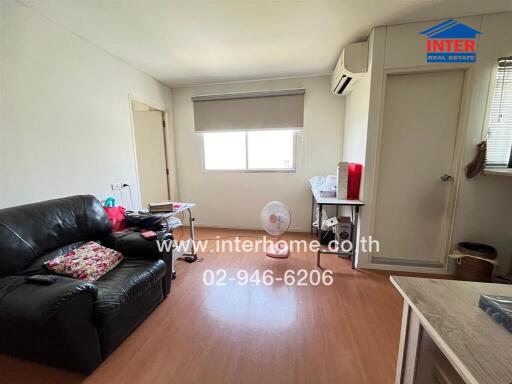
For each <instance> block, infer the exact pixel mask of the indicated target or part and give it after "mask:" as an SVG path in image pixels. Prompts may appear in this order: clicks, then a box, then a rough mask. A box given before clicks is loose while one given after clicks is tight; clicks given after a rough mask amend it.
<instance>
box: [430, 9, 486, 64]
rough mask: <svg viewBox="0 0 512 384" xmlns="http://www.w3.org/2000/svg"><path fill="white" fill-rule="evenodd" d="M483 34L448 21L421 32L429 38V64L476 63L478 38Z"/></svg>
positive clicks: (458, 23) (453, 21)
mask: <svg viewBox="0 0 512 384" xmlns="http://www.w3.org/2000/svg"><path fill="white" fill-rule="evenodd" d="M480 34H481V32H480V31H477V30H476V29H473V28H471V27H468V26H467V25H465V24H462V23H460V22H458V21H455V20H452V19H450V20H446V21H443V22H442V23H439V24H437V25H434V26H433V27H431V28H428V29H425V30H424V31H422V32H420V35H424V36H426V37H427V63H474V62H476V38H477V36H478V35H480Z"/></svg>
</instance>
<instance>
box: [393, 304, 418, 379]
mask: <svg viewBox="0 0 512 384" xmlns="http://www.w3.org/2000/svg"><path fill="white" fill-rule="evenodd" d="M421 331H422V327H421V325H420V320H419V318H418V316H416V314H415V313H414V311H413V310H412V309H411V307H410V306H409V304H407V302H406V301H404V308H403V312H402V329H401V331H400V346H399V349H398V361H397V365H396V376H395V384H413V383H415V376H416V368H417V367H416V366H417V362H418V352H419V344H420V339H421Z"/></svg>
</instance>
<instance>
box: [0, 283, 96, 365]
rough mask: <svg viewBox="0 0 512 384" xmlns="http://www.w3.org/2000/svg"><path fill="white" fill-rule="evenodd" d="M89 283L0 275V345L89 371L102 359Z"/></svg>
mask: <svg viewBox="0 0 512 384" xmlns="http://www.w3.org/2000/svg"><path fill="white" fill-rule="evenodd" d="M96 295H97V288H96V286H95V285H94V284H91V283H87V282H84V281H81V280H75V279H70V278H67V277H63V276H57V277H56V281H55V282H54V283H53V284H51V285H40V284H34V283H31V282H28V281H26V280H25V276H9V277H5V278H2V279H0V350H1V351H2V352H5V353H7V354H10V355H13V356H17V357H21V358H25V359H29V360H34V361H39V362H42V363H45V364H49V365H54V366H59V367H64V368H67V369H70V370H73V371H78V372H83V373H86V372H90V371H92V370H93V369H94V368H95V367H96V366H97V365H99V364H100V362H101V361H102V355H101V350H100V344H99V338H98V332H97V330H96V325H95V324H94V317H93V308H94V301H95V299H96Z"/></svg>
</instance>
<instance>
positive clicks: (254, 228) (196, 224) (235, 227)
mask: <svg viewBox="0 0 512 384" xmlns="http://www.w3.org/2000/svg"><path fill="white" fill-rule="evenodd" d="M184 224H185V226H186V224H187V220H185V222H184ZM194 226H195V227H198V228H218V229H241V230H248V231H265V230H264V229H263V228H262V227H251V226H239V225H218V224H206V223H197V222H196V223H194ZM309 231H310V229H309V228H307V229H306V228H290V229H288V231H287V232H301V233H304V232H307V233H309Z"/></svg>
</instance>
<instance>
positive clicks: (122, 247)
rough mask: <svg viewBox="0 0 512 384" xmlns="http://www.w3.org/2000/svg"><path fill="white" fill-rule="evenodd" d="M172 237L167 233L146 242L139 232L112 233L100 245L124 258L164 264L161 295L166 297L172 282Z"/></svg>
mask: <svg viewBox="0 0 512 384" xmlns="http://www.w3.org/2000/svg"><path fill="white" fill-rule="evenodd" d="M173 240H174V239H173V237H172V235H171V234H170V233H168V232H165V233H164V232H160V233H158V237H157V239H153V240H148V239H144V238H143V237H141V236H140V233H139V232H134V231H125V232H117V233H116V232H114V233H112V234H110V235H108V236H107V237H105V238H103V239H102V244H103V245H104V246H106V247H109V248H112V249H115V250H116V251H119V252H121V253H122V254H123V256H124V257H133V258H140V259H150V260H158V259H161V260H163V261H164V262H165V265H166V267H167V270H166V272H165V278H164V281H163V293H164V296H167V295H168V294H169V293H170V291H171V280H172V273H173V271H172V251H173V248H174V242H173Z"/></svg>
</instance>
